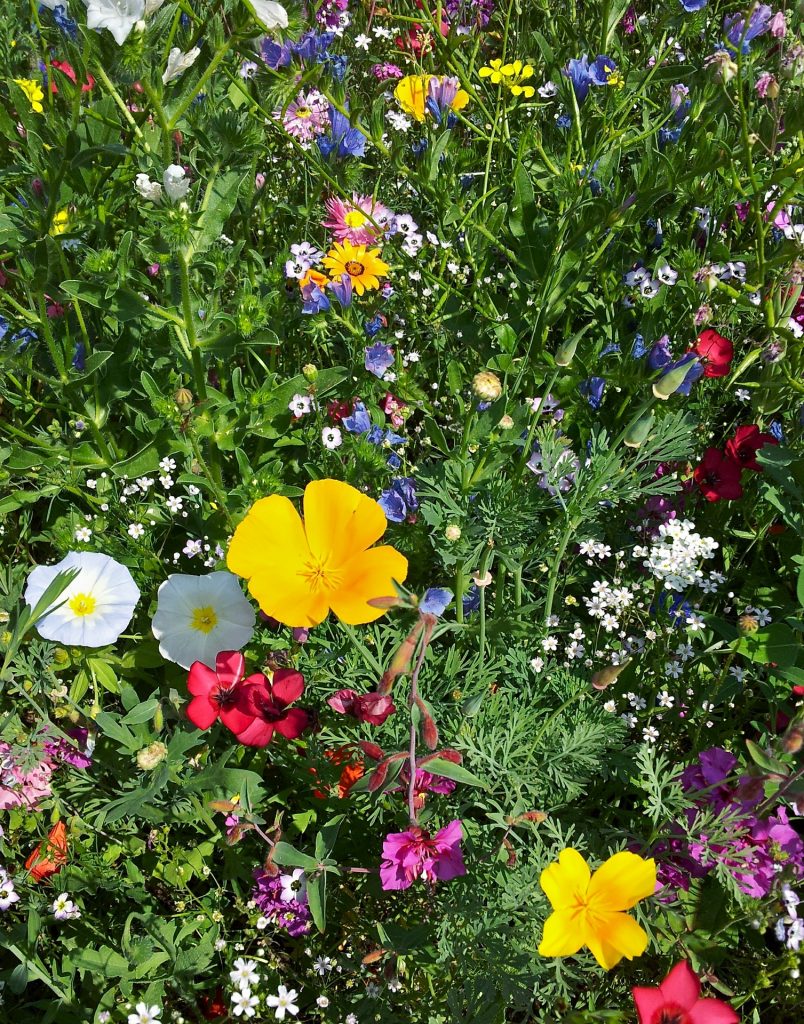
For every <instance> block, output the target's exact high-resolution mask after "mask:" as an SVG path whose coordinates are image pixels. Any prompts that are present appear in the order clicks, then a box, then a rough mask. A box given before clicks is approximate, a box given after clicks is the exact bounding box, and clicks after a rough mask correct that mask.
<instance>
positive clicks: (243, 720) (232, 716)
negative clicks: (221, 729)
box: [220, 707, 254, 736]
mask: <svg viewBox="0 0 804 1024" xmlns="http://www.w3.org/2000/svg"><path fill="white" fill-rule="evenodd" d="M220 718H221V722H223V724H224V725H225V726H226V728H227V729H228V730H229V731H230V732H233V733H234V734H235V736H237V735H239V734H240V733H241V732H245V731H246V729H248V727H249V726H250V725H251V723H252V722H253V721H254V715H248V714H246V713H245V712H244V711H241V710H240V709H239V708H236V707H228V708H221V711H220Z"/></svg>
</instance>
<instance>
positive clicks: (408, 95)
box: [394, 75, 429, 121]
mask: <svg viewBox="0 0 804 1024" xmlns="http://www.w3.org/2000/svg"><path fill="white" fill-rule="evenodd" d="M428 80H429V76H428V75H407V76H406V77H405V78H400V79H399V81H398V82H397V85H396V89H394V96H396V99H397V102H398V103H399V105H400V107H401V108H402V109H403V110H404V111H405V113H406V114H412V115H413V117H415V118H416V120H417V121H423V120H424V101H425V92H426V90H427V82H428Z"/></svg>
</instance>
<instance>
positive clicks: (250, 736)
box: [237, 718, 274, 747]
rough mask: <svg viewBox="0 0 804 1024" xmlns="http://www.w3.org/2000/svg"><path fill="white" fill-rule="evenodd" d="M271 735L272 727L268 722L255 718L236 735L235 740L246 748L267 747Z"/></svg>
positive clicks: (272, 732)
mask: <svg viewBox="0 0 804 1024" xmlns="http://www.w3.org/2000/svg"><path fill="white" fill-rule="evenodd" d="M273 734H274V727H273V725H272V724H271V723H270V722H265V721H263V719H261V718H255V719H253V720H252V722H251V724H250V725H249V726H248V727H247V728H246V729H244V730H243V732H239V733H237V739H238V741H239V742H240V743H243V744H245V746H247V747H267V746H268V744H269V743H270V742H271V737H272V736H273Z"/></svg>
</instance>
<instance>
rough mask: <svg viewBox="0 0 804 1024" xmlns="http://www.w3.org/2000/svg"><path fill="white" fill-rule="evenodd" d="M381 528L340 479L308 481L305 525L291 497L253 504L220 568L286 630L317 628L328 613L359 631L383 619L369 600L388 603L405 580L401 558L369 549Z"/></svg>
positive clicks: (380, 516)
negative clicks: (225, 568)
mask: <svg viewBox="0 0 804 1024" xmlns="http://www.w3.org/2000/svg"><path fill="white" fill-rule="evenodd" d="M387 525H388V521H387V520H386V518H385V513H384V512H383V510H382V508H380V506H379V505H378V504H377V502H376V501H374V499H373V498H369V497H367V496H366V495H365V494H361V492H360V491H358V490H356V489H355V488H354V487H351V486H350V485H349V484H346V483H343V482H342V481H340V480H314V481H313V482H312V483H310V484H308V485H307V488H306V489H305V492H304V521H302V518H301V516H300V515H299V513H298V512H297V511H296V509H295V507H294V506H293V503H292V502H291V501H290V499H289V498H284V497H282V496H280V495H278V494H272V495H271V496H270V497H269V498H261V499H260V500H259V501H257V502H255V504H254V505H252V506H251V508H250V509H249V511H248V513H247V514H246V518H245V519H244V520H243V522H242V523H240V525H239V526H238V527H237V529H236V530H235V533H234V536H233V537H232V541H231V544H230V545H229V552H228V554H227V556H226V564H227V565H228V567H229V569H230V570H231V571H232V572H233V573H236V574H237V575H238V576H242V577H243V578H244V579H246V580H248V589H249V591H250V592H251V594H252V595H253V596H254V598H255V599H256V600H257V601H258V602H259V605H260V608H261V609H262V610H263V612H265V614H266V615H270V616H271V617H272V618H274V619H276V620H277V621H278V622H282V623H284V625H286V626H296V627H301V626H306V627H310V626H317V625H318V624H319V623H320V622H323V621H324V619H325V618H326V617H327V614H328V613H329V610H330V609H332V611H334V612H335V614H336V615H337V616H338V618H339V619H340V620H341V622H345V623H347V625H350V626H357V625H360V624H362V623H365V622H373V621H374V620H375V619H378V618H380V616H381V615H384V614H385V609H384V608H375V607H374V606H373V605H370V604H369V601H372V600H376V599H377V598H381V597H393V596H394V594H395V591H394V586H393V581H394V580H396V581H397V582H398V583H402V582H404V580H405V577H406V576H407V574H408V561H407V559H406V558H405V557H404V555H401V554H400V553H399V552H398V551H396V550H395V549H394V548H392V547H389V546H388V545H381V546H380V547H374V548H373V547H371V545H372V544H374V543H375V541H378V540H379V539H380V537H382V535H383V534H384V533H385V528H386V526H387Z"/></svg>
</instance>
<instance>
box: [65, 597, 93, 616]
mask: <svg viewBox="0 0 804 1024" xmlns="http://www.w3.org/2000/svg"><path fill="white" fill-rule="evenodd" d="M96 604H97V601H96V600H95V598H94V597H93V596H92V594H76V595H75V597H71V598H70V600H69V608H70V611H71V612H72V613H73V615H79V616H82V617H83V616H84V615H91V614H92V613H93V612H94V611H95V605H96Z"/></svg>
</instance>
